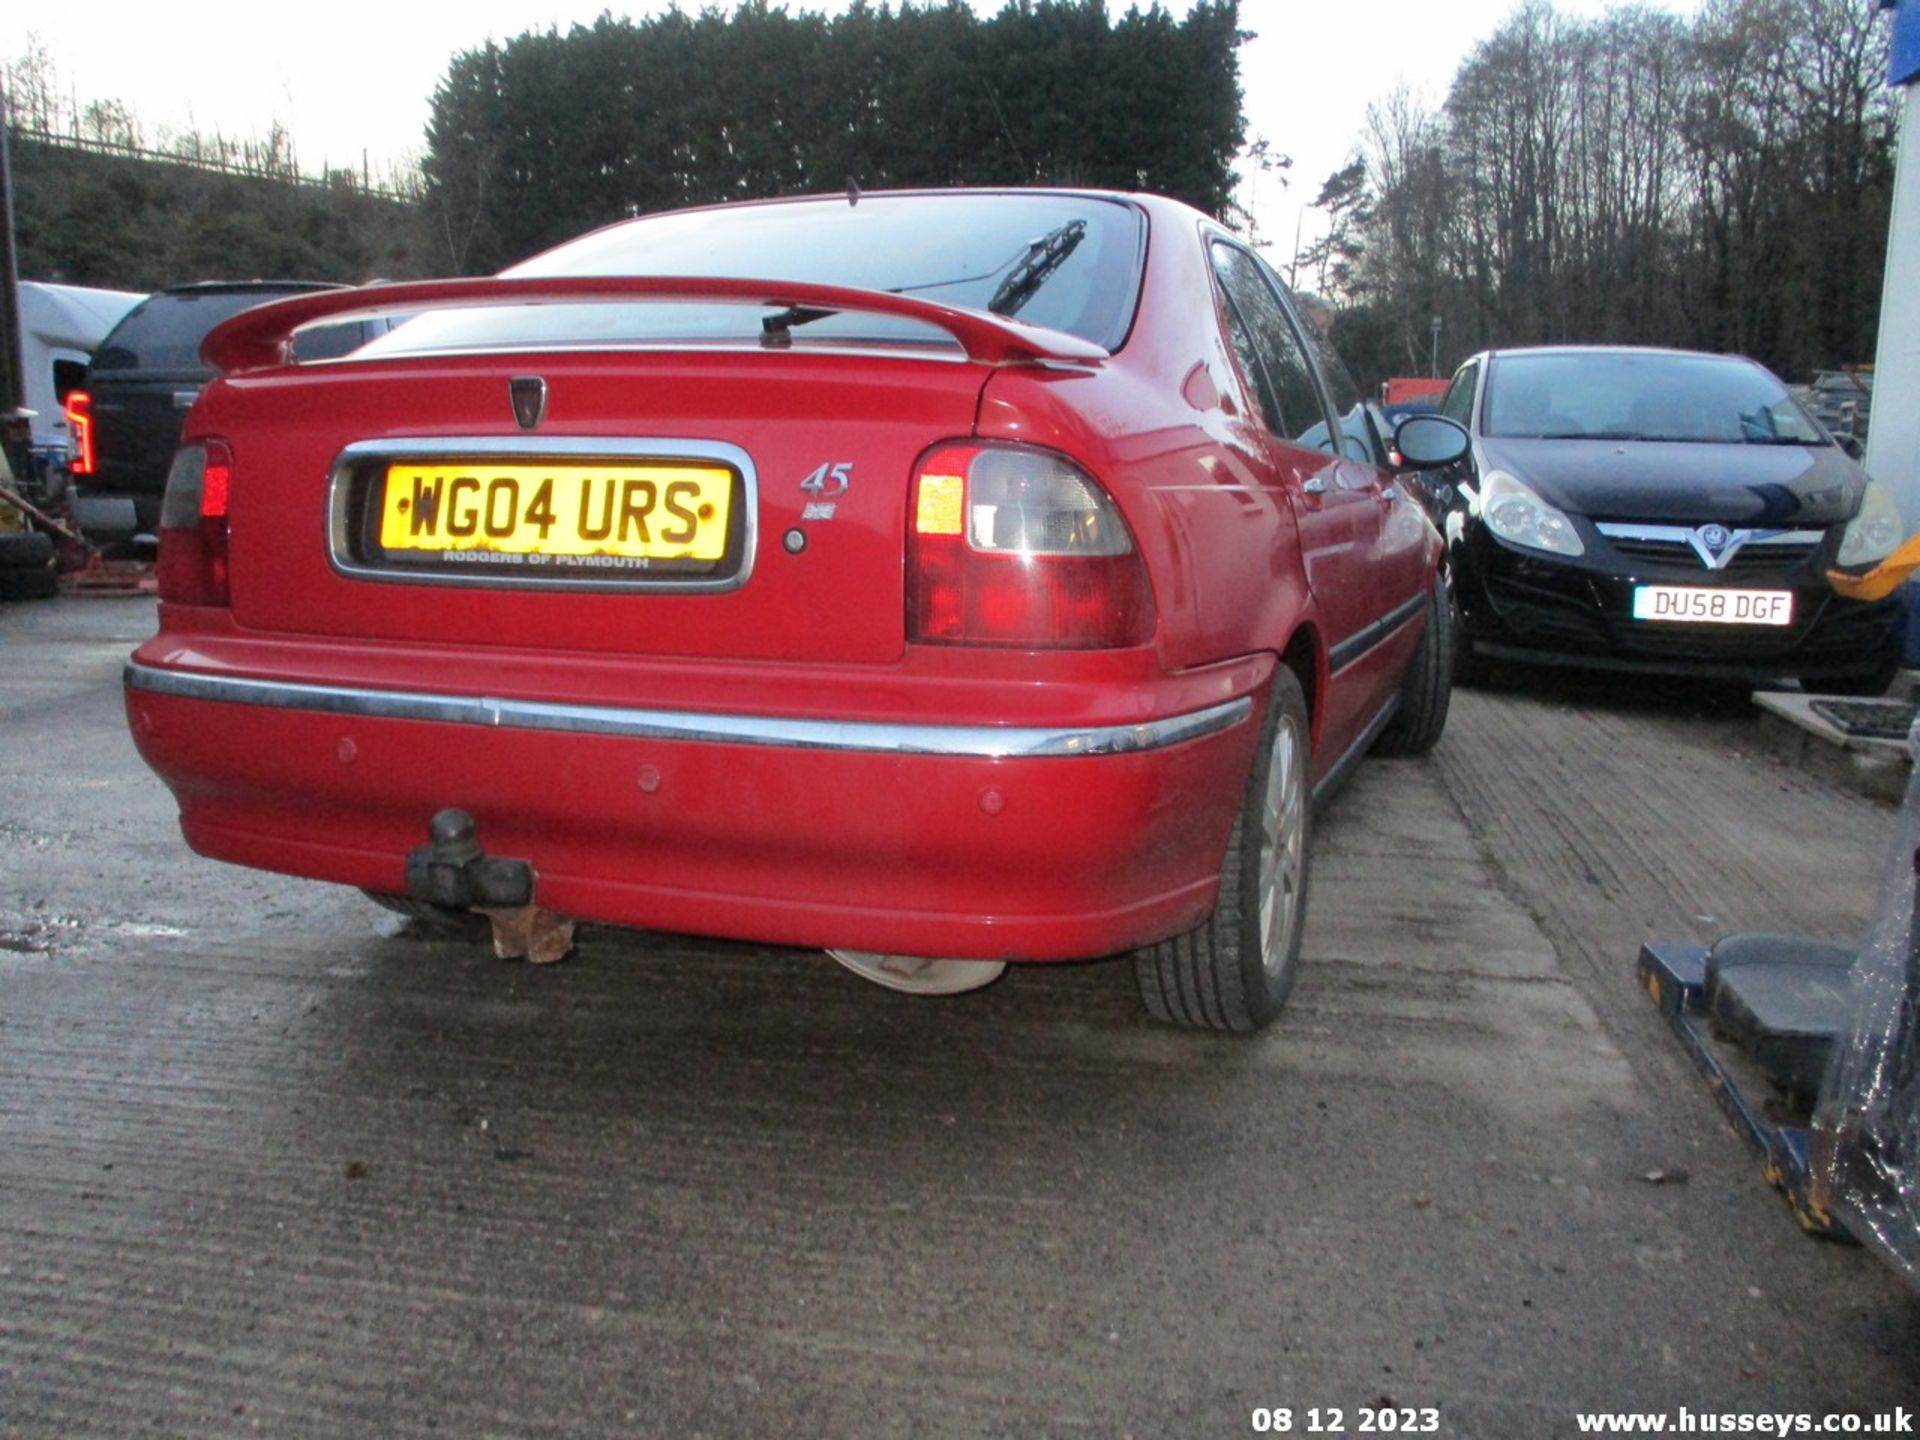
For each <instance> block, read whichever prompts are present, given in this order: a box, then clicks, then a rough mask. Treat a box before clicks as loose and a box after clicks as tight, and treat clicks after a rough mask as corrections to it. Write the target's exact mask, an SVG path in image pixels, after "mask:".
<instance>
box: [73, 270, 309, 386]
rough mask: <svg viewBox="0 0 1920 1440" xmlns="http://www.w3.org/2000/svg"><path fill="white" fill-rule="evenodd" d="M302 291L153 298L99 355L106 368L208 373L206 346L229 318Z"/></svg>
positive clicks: (98, 365) (99, 365)
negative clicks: (202, 353)
mask: <svg viewBox="0 0 1920 1440" xmlns="http://www.w3.org/2000/svg"><path fill="white" fill-rule="evenodd" d="M297 293H299V292H297V291H277V290H202V291H194V292H192V293H188V294H165V293H163V294H159V295H154V296H150V297H149V298H147V299H146V300H143V301H141V302H140V304H138V305H136V306H134V307H133V309H132V310H131V311H129V312H128V313H127V317H126V319H124V320H122V321H121V322H120V323H119V324H118V325H116V326H114V327H113V333H112V334H110V335H108V336H107V338H106V339H105V340H103V341H102V342H101V343H100V348H99V349H98V350H96V351H94V354H93V368H94V370H96V371H100V370H194V371H201V372H206V373H211V372H209V371H208V369H207V366H206V365H205V364H203V363H202V362H201V359H200V342H201V341H202V340H204V339H206V338H207V332H208V331H209V330H211V329H213V327H214V326H216V325H218V324H219V323H220V322H221V321H222V320H225V319H227V318H228V317H229V316H232V315H238V314H239V313H240V312H241V311H242V310H251V309H252V308H253V307H254V306H255V305H264V304H266V303H267V301H269V300H279V299H282V298H284V297H285V296H286V295H288V294H297Z"/></svg>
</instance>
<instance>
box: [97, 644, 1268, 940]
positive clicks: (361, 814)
mask: <svg viewBox="0 0 1920 1440" xmlns="http://www.w3.org/2000/svg"><path fill="white" fill-rule="evenodd" d="M127 711H128V719H129V722H130V724H131V726H132V729H133V734H134V738H135V742H136V744H137V745H138V746H139V749H140V753H141V755H142V756H143V757H144V758H145V759H146V761H147V763H148V764H150V765H151V766H152V767H153V768H154V770H155V771H157V772H158V773H159V774H160V776H161V778H162V779H164V780H165V781H166V782H167V784H168V785H169V786H170V787H171V788H172V790H173V791H174V794H175V796H176V797H177V798H178V800H179V803H180V811H181V828H182V830H183V831H184V832H185V834H186V837H187V840H188V842H189V843H190V844H191V845H192V846H193V848H194V849H196V850H198V851H199V852H200V853H202V854H204V855H209V856H212V857H214V858H217V859H222V860H230V861H234V862H236V863H239V864H245V865H252V866H256V867H259V868H263V869H270V870H279V871H284V872H286V873H289V874H295V875H302V876H308V877H311V878H314V879H321V880H332V881H338V882H341V883H345V884H351V885H359V886H364V887H366V888H368V889H373V890H381V891H388V892H394V893H399V892H401V891H402V890H403V889H404V864H405V856H406V853H407V851H408V850H410V849H412V848H413V847H415V846H417V845H419V844H421V843H422V841H423V839H424V837H425V833H426V822H427V819H428V817H429V816H431V815H432V814H433V813H434V812H435V811H436V810H439V809H441V808H444V807H447V806H458V807H459V808H461V809H464V810H467V811H469V812H470V813H471V814H472V815H473V816H474V817H475V819H476V820H477V821H478V822H479V829H480V837H481V841H482V843H483V844H484V845H485V846H486V848H487V850H488V852H489V853H491V854H498V855H502V856H508V857H512V858H517V859H524V860H527V861H529V862H531V864H532V866H533V868H534V871H535V876H536V879H535V890H534V894H535V898H536V900H537V901H538V902H539V903H540V904H542V905H545V906H547V907H549V908H551V909H554V910H558V911H561V912H563V913H566V914H570V915H575V916H579V917H582V918H586V919H593V920H603V921H608V922H612V923H616V924H623V925H635V926H641V927H645V928H651V929H663V930H675V931H684V932H690V933H698V934H709V935H721V936H730V937H735V938H740V939H749V940H758V941H764V942H768V943H775V944H787V945H804V946H827V945H835V946H844V947H847V948H853V949H865V950H883V951H895V952H899V953H905V954H921V955H942V956H952V957H957V958H998V959H1019V960H1048V959H1068V958H1078V957H1086V956H1093V955H1104V954H1110V953H1113V952H1115V951H1119V950H1124V949H1128V948H1130V947H1132V946H1135V945H1139V944H1143V943H1147V942H1149V941H1152V940H1155V939H1160V938H1164V937H1165V936H1167V935H1171V934H1175V933H1177V932H1179V931H1181V930H1183V929H1186V928H1188V927H1190V926H1192V925H1194V924H1197V923H1199V921H1200V920H1202V919H1204V918H1205V916H1206V915H1207V914H1208V913H1209V912H1210V910H1211V909H1212V906H1213V900H1214V890H1215V886H1216V883H1217V876H1218V870H1219V863H1220V856H1221V854H1222V852H1223V850H1224V848H1225V845H1226V841H1227V835H1228V832H1229V830H1230V829H1231V826H1232V821H1233V813H1234V810H1235V808H1236V807H1237V805H1238V803H1239V798H1240V793H1241V789H1242V787H1243V785H1244V782H1245V777H1246V774H1247V770H1248V767H1249V765H1250V764H1251V760H1252V747H1253V740H1254V732H1255V728H1256V727H1255V716H1254V711H1255V705H1254V700H1253V698H1252V697H1251V696H1246V695H1242V696H1239V697H1236V698H1233V699H1229V700H1226V701H1222V702H1219V703H1216V704H1213V705H1210V706H1208V707H1206V708H1204V709H1202V710H1199V711H1188V712H1186V713H1182V714H1178V715H1173V716H1169V717H1165V718H1160V719H1155V720H1149V721H1146V722H1142V723H1134V724H1125V725H1105V726H1088V727H1079V728H1075V727H1048V726H1030V727H1005V726H968V725H926V724H911V723H908V724H900V723H882V722H858V723H842V722H835V721H820V720H806V719H792V718H779V717H758V716H745V715H714V714H708V713H696V712H685V711H672V710H649V709H640V708H630V707H624V706H609V705H585V706H582V705H561V704H553V703H548V702H533V701H513V700H501V699H491V698H485V697H479V696H459V695H440V694H431V693H425V692H411V691H396V690H386V689H373V688H366V687H358V686H346V685H311V684H293V683H286V682H278V681H268V680H261V679H257V678H249V677H241V676H234V675H228V674H215V673H205V672H196V671H191V670H181V669H171V668H164V667H158V666H152V665H146V664H141V663H138V662H136V663H134V664H131V665H129V666H128V669H127Z"/></svg>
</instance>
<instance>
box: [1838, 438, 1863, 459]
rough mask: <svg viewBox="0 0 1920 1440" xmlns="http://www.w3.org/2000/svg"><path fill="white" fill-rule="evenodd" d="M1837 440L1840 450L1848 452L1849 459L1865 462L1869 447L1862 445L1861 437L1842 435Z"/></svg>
mask: <svg viewBox="0 0 1920 1440" xmlns="http://www.w3.org/2000/svg"><path fill="white" fill-rule="evenodd" d="M1837 438H1838V440H1839V444H1840V448H1841V449H1842V450H1844V451H1846V452H1847V454H1848V456H1849V457H1851V458H1852V459H1855V460H1864V459H1866V458H1867V447H1866V446H1864V445H1862V444H1861V443H1860V438H1859V436H1857V435H1841V436H1839V437H1837Z"/></svg>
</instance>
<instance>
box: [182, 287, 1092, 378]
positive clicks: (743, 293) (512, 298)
mask: <svg viewBox="0 0 1920 1440" xmlns="http://www.w3.org/2000/svg"><path fill="white" fill-rule="evenodd" d="M582 300H712V301H717V302H720V303H723V304H734V305H752V306H757V307H760V308H763V309H774V310H780V311H784V312H787V315H788V317H789V318H788V323H789V324H791V323H793V321H794V320H798V319H805V318H807V317H808V315H809V314H810V313H819V314H831V313H837V312H839V311H846V310H852V311H859V312H862V313H865V314H869V315H896V316H900V317H902V318H904V319H908V320H918V321H922V322H924V323H925V324H928V325H932V326H935V327H937V328H939V329H941V330H944V331H946V332H947V333H948V334H949V335H951V336H953V338H954V339H955V340H957V341H959V342H960V345H961V348H962V349H964V350H965V351H966V352H967V358H968V359H969V360H972V361H976V362H978V363H980V364H983V365H1022V364H1044V363H1046V362H1048V361H1056V362H1064V363H1068V364H1074V365H1097V364H1099V363H1100V362H1101V361H1103V360H1106V359H1108V358H1110V356H1109V352H1108V351H1106V350H1104V349H1102V348H1101V347H1100V346H1098V345H1095V344H1094V343H1093V342H1092V341H1090V340H1082V339H1080V338H1079V337H1078V336H1074V335H1067V334H1063V333H1062V332H1060V331H1058V330H1048V329H1044V328H1042V327H1040V326H1037V325H1023V324H1021V323H1020V322H1018V321H1015V320H1010V319H1007V318H1005V317H1003V316H999V315H991V314H988V313H986V312H984V311H980V310H964V309H960V308H958V307H956V306H952V305H942V304H940V303H939V302H937V301H934V300H922V299H920V298H918V297H917V296H912V295H896V294H894V293H892V292H891V291H886V290H857V289H853V288H850V287H847V286H841V285H810V284H807V283H805V282H802V281H792V280H740V279H733V278H701V277H697V276H696V277H686V276H677V275H631V276H582V275H558V276H549V277H543V278H525V279H506V278H498V277H489V278H486V279H480V280H421V281H414V282H411V283H407V284H400V285H364V286H361V287H360V288H358V289H353V290H328V291H323V292H320V293H318V294H313V295H295V296H292V297H289V298H288V299H285V300H274V301H271V302H269V303H267V304H265V305H257V306H255V307H254V308H253V309H251V310H243V311H241V312H240V313H239V314H238V315H236V316H234V317H233V318H232V319H230V320H224V321H222V322H221V323H220V324H218V325H216V326H215V327H214V328H213V330H212V331H211V332H209V334H208V335H207V338H206V339H205V340H203V341H202V342H201V343H200V358H201V359H203V360H205V361H206V362H207V363H208V364H209V365H211V366H213V367H214V368H215V369H216V370H220V371H223V372H225V373H228V374H232V373H234V372H237V371H246V370H265V369H271V368H273V367H276V366H280V365H290V364H292V363H293V360H294V356H293V332H294V331H296V330H298V329H301V328H302V327H303V326H307V325H312V324H315V323H316V322H318V321H321V320H353V319H363V318H367V317H370V316H375V315H391V314H395V313H406V314H412V313H415V312H418V311H421V310H453V309H463V308H466V307H469V306H474V305H540V304H546V305H557V304H565V303H568V302H578V301H582ZM763 326H764V328H765V330H766V332H767V335H768V337H769V338H768V343H769V344H772V345H778V344H779V343H780V342H779V341H778V340H776V339H774V338H772V337H773V336H775V335H776V334H779V333H781V332H782V330H783V327H782V326H781V325H780V324H778V323H777V321H776V322H771V323H769V322H763Z"/></svg>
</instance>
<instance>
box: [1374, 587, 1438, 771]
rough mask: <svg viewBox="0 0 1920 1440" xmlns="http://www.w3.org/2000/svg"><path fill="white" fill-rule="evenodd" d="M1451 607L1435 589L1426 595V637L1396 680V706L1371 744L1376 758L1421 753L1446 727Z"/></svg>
mask: <svg viewBox="0 0 1920 1440" xmlns="http://www.w3.org/2000/svg"><path fill="white" fill-rule="evenodd" d="M1453 670H1454V658H1453V604H1452V602H1451V601H1450V600H1448V599H1447V597H1446V595H1445V594H1444V593H1443V587H1441V586H1440V585H1437V584H1436V585H1435V586H1434V589H1433V593H1432V594H1431V595H1429V596H1428V597H1427V633H1426V634H1424V635H1422V636H1421V637H1420V648H1419V649H1418V650H1416V651H1415V652H1414V655H1413V661H1412V663H1411V664H1409V665H1408V666H1407V673H1406V676H1405V678H1403V679H1402V680H1401V682H1400V708H1399V709H1398V710H1396V711H1395V712H1394V716H1393V719H1391V720H1389V721H1388V722H1387V728H1386V729H1384V730H1382V731H1381V732H1380V738H1379V739H1378V740H1377V741H1375V742H1374V746H1373V750H1374V753H1375V754H1376V755H1424V754H1426V753H1427V752H1428V751H1429V750H1431V749H1433V747H1434V745H1435V744H1436V743H1437V742H1438V741H1439V739H1440V734H1441V732H1442V731H1444V730H1445V729H1446V728H1447V710H1448V709H1449V708H1450V707H1451V705H1452V703H1453Z"/></svg>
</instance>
